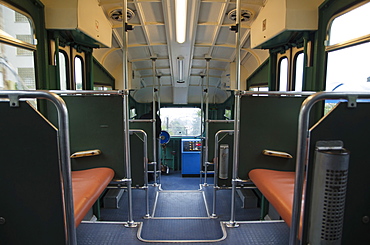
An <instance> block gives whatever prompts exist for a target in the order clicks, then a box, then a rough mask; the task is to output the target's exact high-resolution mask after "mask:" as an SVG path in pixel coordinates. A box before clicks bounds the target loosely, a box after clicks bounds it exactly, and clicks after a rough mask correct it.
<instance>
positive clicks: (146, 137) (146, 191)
mask: <svg viewBox="0 0 370 245" xmlns="http://www.w3.org/2000/svg"><path fill="white" fill-rule="evenodd" d="M130 132H132V133H141V134H143V136H144V139H143V143H144V189H145V207H146V214H145V218H149V217H150V214H149V212H150V211H149V209H150V208H149V180H148V135H147V133H146V132H145V131H144V130H142V129H130Z"/></svg>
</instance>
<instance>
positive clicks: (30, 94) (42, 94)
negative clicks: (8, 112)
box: [0, 90, 77, 245]
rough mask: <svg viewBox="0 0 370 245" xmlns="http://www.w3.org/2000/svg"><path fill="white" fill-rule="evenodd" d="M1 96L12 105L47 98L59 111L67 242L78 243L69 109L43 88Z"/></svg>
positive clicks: (1, 93)
mask: <svg viewBox="0 0 370 245" xmlns="http://www.w3.org/2000/svg"><path fill="white" fill-rule="evenodd" d="M0 98H8V99H9V100H10V106H12V107H17V106H18V100H19V99H20V98H24V99H26V98H27V99H47V100H49V101H51V102H52V103H53V104H54V105H55V107H56V109H57V113H58V132H59V137H58V140H59V142H58V143H59V152H60V159H61V168H60V171H61V176H62V181H63V185H62V186H63V197H64V203H65V216H66V219H65V227H66V238H67V244H72V245H74V244H77V238H76V227H75V219H74V205H73V193H72V177H71V162H70V148H69V124H68V122H69V121H68V110H67V106H66V104H65V102H64V100H63V99H62V98H60V97H59V96H58V95H56V94H55V93H51V92H47V91H41V90H36V91H35V90H22V91H19V90H13V91H10V90H7V91H0Z"/></svg>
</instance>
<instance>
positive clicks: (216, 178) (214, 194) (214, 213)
mask: <svg viewBox="0 0 370 245" xmlns="http://www.w3.org/2000/svg"><path fill="white" fill-rule="evenodd" d="M222 133H228V134H231V133H234V130H219V131H217V133H216V134H215V156H214V175H213V178H214V184H213V204H212V205H213V206H212V217H214V218H215V217H217V215H216V191H217V189H218V136H219V135H220V134H222Z"/></svg>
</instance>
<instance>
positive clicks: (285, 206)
mask: <svg viewBox="0 0 370 245" xmlns="http://www.w3.org/2000/svg"><path fill="white" fill-rule="evenodd" d="M249 177H250V179H251V180H252V181H253V183H254V184H255V185H256V186H257V188H258V189H259V190H260V191H261V193H262V194H263V195H264V196H265V197H266V199H267V200H268V201H269V202H270V204H272V205H273V206H274V208H275V209H276V211H277V212H278V213H279V215H280V216H281V217H282V218H283V220H284V221H285V222H286V223H287V224H288V226H290V225H291V221H292V209H293V196H294V182H295V172H285V171H276V170H269V169H253V170H251V171H250V172H249Z"/></svg>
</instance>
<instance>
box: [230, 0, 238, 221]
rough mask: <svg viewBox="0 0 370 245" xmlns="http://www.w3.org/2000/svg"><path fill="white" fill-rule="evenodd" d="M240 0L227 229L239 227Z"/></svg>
mask: <svg viewBox="0 0 370 245" xmlns="http://www.w3.org/2000/svg"><path fill="white" fill-rule="evenodd" d="M240 1H241V0H237V1H236V10H237V11H236V61H235V62H236V83H237V90H236V94H235V105H234V106H235V107H234V108H235V110H234V114H235V121H234V146H235V147H234V152H233V162H234V164H233V175H232V191H231V215H230V221H229V222H228V224H227V226H228V227H238V226H239V225H238V224H237V223H236V221H235V194H236V185H237V182H238V180H237V179H238V176H237V175H238V165H239V137H240V132H239V127H240V98H241V96H240V90H241V86H240V14H241V13H240V10H241V8H240V6H241V2H240Z"/></svg>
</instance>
